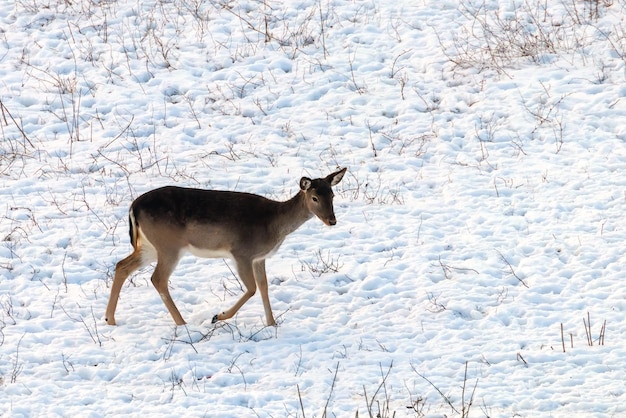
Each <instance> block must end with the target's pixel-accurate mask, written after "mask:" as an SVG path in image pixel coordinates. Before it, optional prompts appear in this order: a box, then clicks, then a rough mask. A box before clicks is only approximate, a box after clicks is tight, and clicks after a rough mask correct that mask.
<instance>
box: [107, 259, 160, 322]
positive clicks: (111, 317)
mask: <svg viewBox="0 0 626 418" xmlns="http://www.w3.org/2000/svg"><path fill="white" fill-rule="evenodd" d="M150 262H152V259H151V258H150V257H148V256H146V254H144V252H143V251H142V250H141V249H140V248H136V249H135V251H133V253H132V254H131V255H129V256H128V257H126V258H125V259H123V260H122V261H120V262H119V263H117V265H116V266H115V276H114V277H113V284H112V285H111V295H110V296H109V303H108V304H107V310H106V313H105V317H104V318H105V321H106V323H107V324H109V325H115V309H116V308H117V300H118V299H119V296H120V291H121V290H122V286H123V285H124V282H125V281H126V279H127V278H128V276H129V275H130V274H131V273H132V272H134V271H135V270H138V269H139V268H141V267H143V266H145V265H148V264H150Z"/></svg>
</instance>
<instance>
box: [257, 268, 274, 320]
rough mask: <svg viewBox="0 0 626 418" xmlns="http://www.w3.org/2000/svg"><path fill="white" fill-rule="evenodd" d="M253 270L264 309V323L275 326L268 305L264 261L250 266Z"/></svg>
mask: <svg viewBox="0 0 626 418" xmlns="http://www.w3.org/2000/svg"><path fill="white" fill-rule="evenodd" d="M252 267H253V269H254V280H255V281H256V285H257V286H258V288H259V292H260V293H261V299H262V300H263V309H265V322H266V323H267V326H274V325H276V321H275V320H274V315H273V314H272V306H271V305H270V297H269V293H268V285H267V275H266V274H265V260H259V261H256V262H254V264H253V265H252Z"/></svg>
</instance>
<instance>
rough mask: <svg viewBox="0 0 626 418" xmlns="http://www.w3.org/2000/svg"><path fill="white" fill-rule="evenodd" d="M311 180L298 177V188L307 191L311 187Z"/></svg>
mask: <svg viewBox="0 0 626 418" xmlns="http://www.w3.org/2000/svg"><path fill="white" fill-rule="evenodd" d="M311 183H312V180H311V179H310V178H308V177H302V178H301V179H300V190H303V191H305V192H306V191H307V190H309V189H310V188H311Z"/></svg>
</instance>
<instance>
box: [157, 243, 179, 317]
mask: <svg viewBox="0 0 626 418" xmlns="http://www.w3.org/2000/svg"><path fill="white" fill-rule="evenodd" d="M178 260H179V256H176V257H166V256H163V255H162V254H159V257H158V261H157V265H156V267H155V268H154V273H152V278H151V281H152V284H153V285H154V287H155V288H156V290H157V292H159V296H161V299H162V300H163V303H164V304H165V307H166V308H167V310H168V311H169V312H170V315H172V318H173V319H174V322H175V323H176V325H185V320H184V319H183V317H182V315H181V314H180V312H179V311H178V308H177V307H176V304H174V301H173V300H172V297H171V296H170V291H169V288H168V282H169V278H170V275H171V274H172V272H173V271H174V269H175V268H176V265H177V264H178Z"/></svg>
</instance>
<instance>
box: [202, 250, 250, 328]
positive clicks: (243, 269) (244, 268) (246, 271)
mask: <svg viewBox="0 0 626 418" xmlns="http://www.w3.org/2000/svg"><path fill="white" fill-rule="evenodd" d="M235 262H236V264H237V272H238V273H239V277H240V278H241V281H242V282H243V284H244V286H245V287H246V291H245V293H244V294H243V295H242V296H241V297H240V298H239V300H238V301H237V302H236V303H235V304H234V305H233V306H231V307H230V308H229V309H227V310H225V311H224V312H222V313H220V314H217V315H215V316H214V317H213V319H212V321H211V322H212V323H216V322H217V321H223V320H225V319H230V318H232V317H233V316H234V315H235V314H236V313H237V311H238V310H239V308H241V307H242V306H243V305H244V303H246V302H247V301H248V299H250V298H251V297H252V296H254V293H255V292H256V284H255V281H254V272H253V268H252V261H250V260H242V259H237V260H235Z"/></svg>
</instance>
